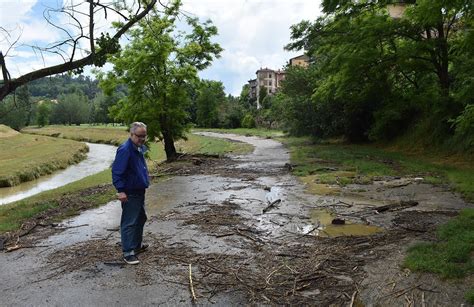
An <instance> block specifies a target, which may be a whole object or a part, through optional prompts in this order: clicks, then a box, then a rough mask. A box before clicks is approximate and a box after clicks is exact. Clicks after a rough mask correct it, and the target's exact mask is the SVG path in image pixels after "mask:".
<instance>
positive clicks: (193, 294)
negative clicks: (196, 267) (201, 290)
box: [189, 263, 196, 303]
mask: <svg viewBox="0 0 474 307" xmlns="http://www.w3.org/2000/svg"><path fill="white" fill-rule="evenodd" d="M189 288H190V289H191V295H192V298H193V303H196V294H195V293H194V287H193V276H192V268H191V263H190V264H189Z"/></svg>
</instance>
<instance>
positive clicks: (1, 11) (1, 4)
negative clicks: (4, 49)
mask: <svg viewBox="0 0 474 307" xmlns="http://www.w3.org/2000/svg"><path fill="white" fill-rule="evenodd" d="M36 2H38V0H21V1H18V0H0V20H1V25H2V26H3V27H10V26H12V25H13V26H15V25H16V24H18V23H21V22H24V21H25V20H26V19H27V18H28V14H29V13H30V12H31V9H32V7H33V6H34V5H35V4H36Z"/></svg>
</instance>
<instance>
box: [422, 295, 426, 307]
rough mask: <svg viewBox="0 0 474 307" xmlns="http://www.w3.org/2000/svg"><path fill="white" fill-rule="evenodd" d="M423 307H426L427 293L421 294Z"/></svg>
mask: <svg viewBox="0 0 474 307" xmlns="http://www.w3.org/2000/svg"><path fill="white" fill-rule="evenodd" d="M421 307H426V304H425V292H421Z"/></svg>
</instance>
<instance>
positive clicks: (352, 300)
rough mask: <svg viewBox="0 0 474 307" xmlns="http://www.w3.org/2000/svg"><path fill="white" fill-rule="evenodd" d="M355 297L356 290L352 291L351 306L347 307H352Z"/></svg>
mask: <svg viewBox="0 0 474 307" xmlns="http://www.w3.org/2000/svg"><path fill="white" fill-rule="evenodd" d="M356 295H357V290H356V291H354V293H352V298H351V304H350V305H349V307H352V306H354V301H355V298H356Z"/></svg>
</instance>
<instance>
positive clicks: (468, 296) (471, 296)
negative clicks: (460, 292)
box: [465, 288, 474, 304]
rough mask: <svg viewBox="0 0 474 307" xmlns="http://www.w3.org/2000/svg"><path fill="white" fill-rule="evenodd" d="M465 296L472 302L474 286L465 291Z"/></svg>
mask: <svg viewBox="0 0 474 307" xmlns="http://www.w3.org/2000/svg"><path fill="white" fill-rule="evenodd" d="M465 298H466V300H467V301H468V302H469V303H471V304H474V288H472V289H471V290H469V291H467V293H466V295H465Z"/></svg>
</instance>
